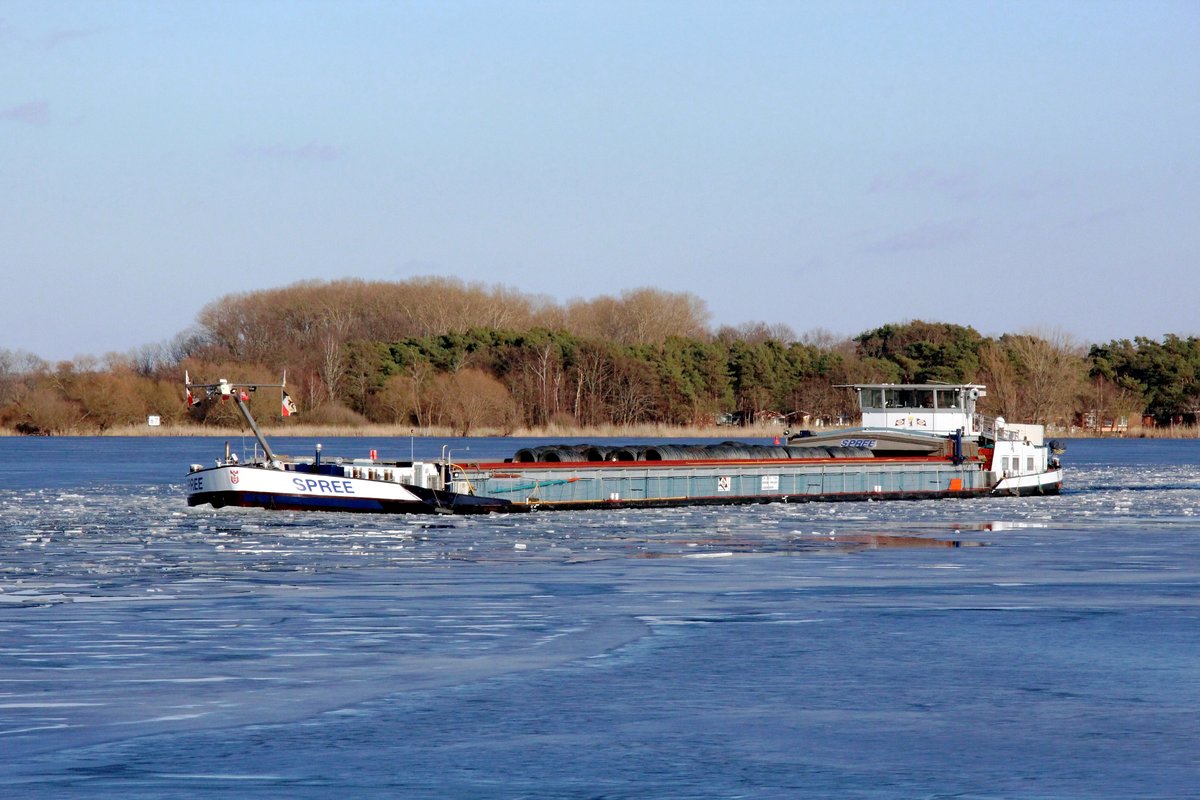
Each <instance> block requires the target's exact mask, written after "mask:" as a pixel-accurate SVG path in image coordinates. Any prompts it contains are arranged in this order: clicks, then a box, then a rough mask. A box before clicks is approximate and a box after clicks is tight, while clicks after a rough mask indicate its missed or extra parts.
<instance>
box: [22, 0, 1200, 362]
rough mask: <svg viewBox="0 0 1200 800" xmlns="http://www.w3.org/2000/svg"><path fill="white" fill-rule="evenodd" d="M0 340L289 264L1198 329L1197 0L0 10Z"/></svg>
mask: <svg viewBox="0 0 1200 800" xmlns="http://www.w3.org/2000/svg"><path fill="white" fill-rule="evenodd" d="M0 264H2V265H3V266H2V272H3V279H2V280H3V288H4V295H5V302H4V309H5V312H6V314H7V315H8V320H7V323H8V324H6V325H4V326H3V331H4V332H3V333H0V348H6V349H9V350H25V351H30V352H33V353H36V354H37V355H40V356H42V357H43V358H46V359H50V360H57V359H66V358H71V357H74V356H76V355H81V354H92V355H102V354H104V353H107V352H112V351H116V352H126V351H129V350H132V349H134V348H137V347H139V346H142V345H146V344H153V343H156V342H160V341H163V340H166V339H169V338H171V337H173V336H174V335H175V334H177V333H179V332H180V331H182V330H184V329H185V328H187V327H189V326H190V325H191V324H192V323H193V322H194V320H195V317H196V314H197V312H198V311H199V310H200V309H201V308H202V307H203V306H204V305H205V304H207V303H208V302H210V301H212V300H214V299H216V298H218V297H221V296H224V295H227V294H230V293H235V292H243V291H249V290H255V289H263V288H271V287H277V286H283V285H287V284H289V283H293V282H296V281H300V280H309V279H335V278H341V277H360V278H364V279H370V280H402V279H405V278H409V277H414V276H419V275H430V274H437V275H445V276H457V277H459V278H462V279H463V280H465V281H468V282H483V283H485V284H489V285H491V284H500V285H505V286H511V287H514V288H517V289H520V290H521V291H524V292H528V293H531V294H542V295H547V296H549V297H552V298H555V299H558V300H568V299H570V298H575V297H584V298H588V297H595V296H597V295H601V294H618V293H619V292H621V291H622V290H625V289H631V288H636V287H641V286H655V287H659V288H663V289H667V290H672V291H690V292H693V293H695V294H697V295H699V296H700V297H702V298H703V299H704V300H705V301H706V302H707V304H708V307H709V309H710V310H711V311H712V314H713V322H714V324H717V325H720V324H732V325H736V324H739V323H743V322H750V321H764V322H768V323H786V324H787V325H789V326H791V327H792V328H793V329H795V330H796V331H798V332H801V333H803V332H805V331H809V330H813V329H826V330H829V331H831V332H833V333H835V334H840V335H854V334H857V333H860V332H862V331H864V330H867V329H869V328H872V327H875V326H878V325H881V324H883V323H887V322H899V321H903V320H909V319H926V320H937V321H945V322H954V323H958V324H964V325H972V326H974V327H975V328H977V329H978V330H979V331H980V332H982V333H984V334H988V335H999V334H1001V333H1005V332H1012V333H1015V332H1021V331H1029V330H1040V331H1052V330H1056V331H1062V332H1065V333H1067V334H1070V335H1072V336H1074V337H1075V338H1076V339H1077V340H1079V341H1081V342H1083V343H1089V342H1099V341H1108V340H1110V339H1113V338H1126V337H1133V336H1137V335H1145V336H1152V337H1159V336H1161V335H1163V334H1166V333H1179V334H1182V335H1193V334H1200V314H1198V308H1200V277H1198V275H1200V270H1198V269H1197V267H1198V266H1200V4H1198V3H1195V2H1177V3H1171V2H1136V3H1135V2H1121V3H1114V2H1005V3H985V2H961V3H946V2H931V3H923V2H837V3H833V2H823V3H806V2H778V3H777V2H732V1H731V2H721V3H716V2H683V1H682V0H680V1H678V2H652V1H647V0H641V1H639V2H618V1H616V0H613V1H612V2H583V1H582V0H581V1H580V2H560V3H553V2H479V3H474V2H433V1H432V0H430V1H429V2H419V3H418V2H411V3H406V2H265V1H263V2H255V1H254V0H244V1H241V2H235V1H234V0H226V1H225V2H219V1H217V0H212V1H210V2H166V3H164V2H151V1H150V0H147V1H146V2H122V1H121V0H93V1H91V2H80V1H77V0H59V2H53V3H47V2H40V1H39V2H14V1H13V0H0Z"/></svg>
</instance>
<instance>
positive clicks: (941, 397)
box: [936, 389, 962, 409]
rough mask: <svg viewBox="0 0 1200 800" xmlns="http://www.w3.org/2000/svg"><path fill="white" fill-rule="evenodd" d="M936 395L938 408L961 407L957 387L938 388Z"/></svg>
mask: <svg viewBox="0 0 1200 800" xmlns="http://www.w3.org/2000/svg"><path fill="white" fill-rule="evenodd" d="M936 395H937V407H938V408H958V409H961V408H962V400H961V395H960V394H959V392H958V390H957V389H938V390H937V391H936Z"/></svg>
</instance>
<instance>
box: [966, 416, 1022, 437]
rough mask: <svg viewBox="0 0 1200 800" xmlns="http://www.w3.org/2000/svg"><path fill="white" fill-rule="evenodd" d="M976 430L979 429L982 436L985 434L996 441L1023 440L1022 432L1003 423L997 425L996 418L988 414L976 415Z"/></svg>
mask: <svg viewBox="0 0 1200 800" xmlns="http://www.w3.org/2000/svg"><path fill="white" fill-rule="evenodd" d="M975 430H977V431H979V434H980V435H981V436H985V437H987V438H988V439H991V440H992V441H994V442H1019V441H1021V434H1020V433H1018V432H1017V431H1013V430H1009V429H1007V428H1005V427H1004V425H1003V423H1001V424H1000V425H997V424H996V418H995V417H989V416H987V415H986V414H976V415H975Z"/></svg>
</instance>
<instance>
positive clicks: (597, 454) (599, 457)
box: [583, 444, 616, 461]
mask: <svg viewBox="0 0 1200 800" xmlns="http://www.w3.org/2000/svg"><path fill="white" fill-rule="evenodd" d="M615 449H616V448H615V447H605V446H603V445H596V444H593V445H587V446H586V447H584V450H583V460H584V461H608V460H609V458H610V457H611V456H612V452H613V450H615Z"/></svg>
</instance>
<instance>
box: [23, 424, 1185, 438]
mask: <svg viewBox="0 0 1200 800" xmlns="http://www.w3.org/2000/svg"><path fill="white" fill-rule="evenodd" d="M259 427H260V428H261V429H262V432H263V434H264V435H265V436H267V437H268V438H271V439H288V438H310V439H311V438H317V437H331V438H335V437H336V438H347V439H353V438H364V439H365V438H370V437H377V438H379V437H382V438H408V437H417V438H438V439H466V438H506V439H553V438H562V439H586V438H605V439H614V438H622V437H625V438H636V439H649V438H659V439H730V440H742V439H764V438H766V439H773V438H774V437H776V436H778V437H779V438H780V440H781V441H782V440H783V438H784V436H785V432H786V430H787V429H784V428H780V427H777V426H758V427H731V426H686V427H676V426H664V425H630V426H593V427H580V428H566V427H559V426H548V427H544V428H516V429H512V430H501V429H497V428H480V429H478V430H475V431H469V432H467V433H465V434H464V433H460V432H459V431H456V430H454V429H452V428H447V427H432V428H412V427H407V426H398V425H358V426H350V425H284V426H278V425H277V426H271V425H260V426H259ZM406 428H407V429H406ZM847 429H849V428H825V429H824V430H847ZM246 434H249V429H247V428H244V427H222V428H218V427H204V426H195V425H162V426H157V427H153V428H151V427H148V426H146V425H123V426H119V427H115V428H110V429H108V430H105V431H71V432H67V433H56V434H53V436H54V437H56V438H64V437H66V438H71V437H86V436H97V437H138V438H157V437H165V438H177V437H209V438H214V439H216V438H221V437H225V436H242V435H246ZM0 437H12V438H35V439H36V438H42V437H39V436H30V435H29V434H23V433H18V432H16V431H13V430H7V429H5V430H0ZM1056 437H1058V438H1064V439H1200V426H1191V427H1187V426H1179V427H1173V428H1130V429H1129V430H1128V431H1126V432H1124V433H1106V432H1096V431H1087V430H1083V429H1074V430H1072V429H1066V430H1054V431H1047V432H1046V438H1047V439H1052V438H1056Z"/></svg>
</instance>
